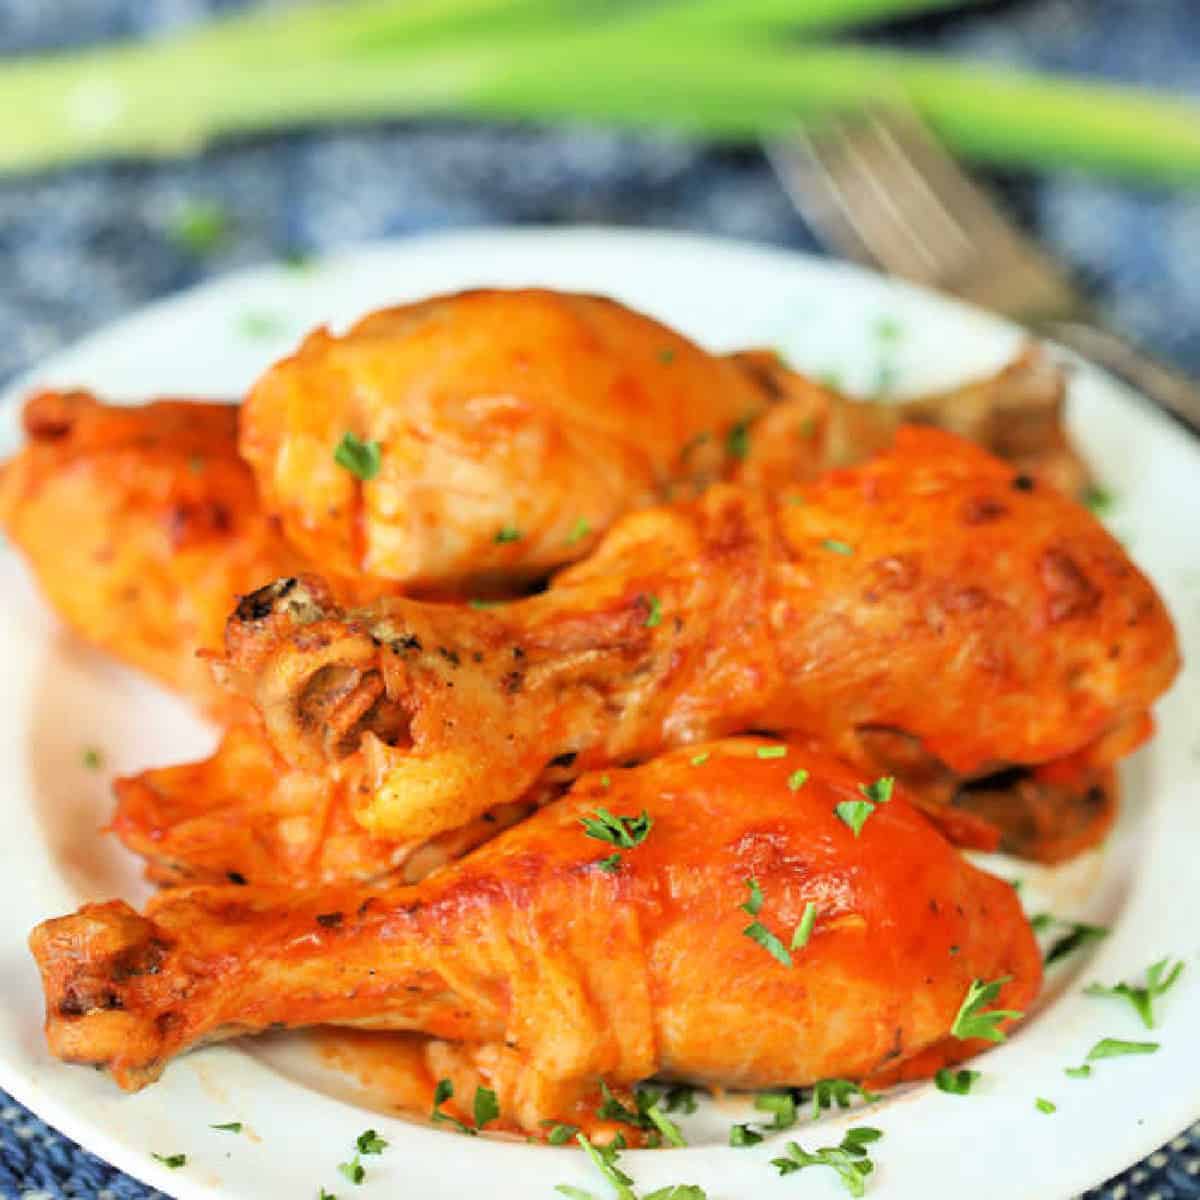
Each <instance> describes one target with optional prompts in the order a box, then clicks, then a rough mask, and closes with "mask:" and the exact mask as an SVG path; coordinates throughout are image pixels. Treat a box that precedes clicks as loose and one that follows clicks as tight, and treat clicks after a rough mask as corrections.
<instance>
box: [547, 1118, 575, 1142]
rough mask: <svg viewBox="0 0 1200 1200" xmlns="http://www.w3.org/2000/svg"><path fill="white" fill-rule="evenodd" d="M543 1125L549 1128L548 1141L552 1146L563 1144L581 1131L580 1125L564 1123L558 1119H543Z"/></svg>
mask: <svg viewBox="0 0 1200 1200" xmlns="http://www.w3.org/2000/svg"><path fill="white" fill-rule="evenodd" d="M542 1127H543V1128H544V1129H548V1130H549V1132H548V1133H547V1134H546V1141H547V1142H549V1143H550V1145H551V1146H561V1145H563V1144H564V1143H565V1142H569V1141H570V1140H571V1139H572V1138H573V1137H574V1136H575V1135H576V1134H577V1133H578V1132H579V1126H578V1125H563V1124H562V1123H561V1122H557V1121H543V1122H542Z"/></svg>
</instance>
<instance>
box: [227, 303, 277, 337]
mask: <svg viewBox="0 0 1200 1200" xmlns="http://www.w3.org/2000/svg"><path fill="white" fill-rule="evenodd" d="M237 327H238V332H239V333H240V334H241V335H242V336H243V337H247V338H253V339H255V340H257V339H260V338H271V337H278V336H279V335H280V334H281V333H283V332H284V330H286V329H287V321H286V320H285V319H284V318H283V317H282V316H280V315H279V313H273V312H264V311H261V310H251V311H250V312H244V313H242V315H241V316H240V317H239V318H238V323H237Z"/></svg>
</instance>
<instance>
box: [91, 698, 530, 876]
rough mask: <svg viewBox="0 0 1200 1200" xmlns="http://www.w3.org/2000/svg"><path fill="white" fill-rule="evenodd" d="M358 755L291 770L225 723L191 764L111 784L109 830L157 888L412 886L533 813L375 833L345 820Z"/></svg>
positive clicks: (249, 734) (256, 729) (244, 727)
mask: <svg viewBox="0 0 1200 1200" xmlns="http://www.w3.org/2000/svg"><path fill="white" fill-rule="evenodd" d="M360 776H361V760H358V759H354V758H350V759H344V760H342V761H341V762H338V763H331V764H326V765H325V766H324V767H323V768H322V769H321V770H320V771H304V770H301V769H299V768H296V767H289V766H288V765H287V764H286V763H285V762H284V761H283V760H282V759H281V758H280V757H279V755H278V754H276V753H275V751H274V749H273V748H272V747H271V744H270V742H269V741H268V740H267V738H266V735H265V734H264V733H263V730H262V727H261V725H260V724H259V723H258V722H256V721H246V722H245V723H243V724H240V725H235V726H233V727H232V728H231V729H229V730H227V731H226V732H225V734H224V736H223V737H222V739H221V743H220V745H219V746H218V747H217V749H216V751H215V752H214V753H213V754H212V755H211V756H210V757H208V758H206V759H203V760H202V761H200V762H195V763H185V764H183V765H180V766H172V767H156V768H153V769H151V770H149V771H143V772H141V773H140V774H138V775H131V776H127V777H125V778H122V779H117V780H116V781H115V783H114V784H113V790H114V791H115V793H116V796H117V808H116V814H115V816H114V817H113V821H112V825H111V826H110V829H111V831H112V832H113V833H115V834H116V835H117V837H119V838H120V839H121V841H122V843H123V844H124V845H125V847H126V848H127V849H129V850H131V851H133V853H134V854H138V855H140V856H141V857H142V858H144V859H145V860H146V863H147V871H146V873H147V875H148V876H149V877H150V878H151V879H152V880H154V881H155V882H156V883H160V884H182V883H236V884H271V885H286V886H291V887H308V886H314V885H317V884H321V883H330V882H345V881H356V882H363V881H368V880H374V879H379V878H381V877H383V876H387V875H392V874H395V875H396V876H397V878H398V880H399V881H402V882H408V883H415V882H417V881H418V880H420V879H422V878H424V877H425V876H426V875H427V874H429V872H430V871H432V870H434V869H436V868H437V867H440V866H444V865H445V864H446V863H447V862H449V861H451V860H453V859H455V858H459V857H461V856H462V854H464V853H465V852H466V851H467V850H469V849H471V848H472V847H473V846H476V845H478V844H479V843H481V842H484V841H487V840H488V839H489V838H491V837H494V836H495V835H496V834H497V833H499V832H500V830H502V829H505V828H507V827H508V826H509V825H512V824H514V823H515V822H516V821H517V820H519V819H520V818H521V817H523V816H525V815H526V814H527V813H529V812H530V811H532V809H533V807H534V803H533V801H532V800H531V799H530V800H522V801H520V802H517V803H514V804H505V805H501V806H499V808H498V809H496V810H494V811H490V812H486V813H483V814H482V815H481V816H479V817H477V818H475V819H474V820H473V821H469V822H467V824H466V825H465V826H463V827H461V828H458V829H454V830H449V831H447V832H446V833H444V834H441V835H440V836H438V837H436V838H433V839H431V840H427V841H409V842H400V841H396V840H394V839H381V838H376V837H372V836H371V834H369V833H368V832H367V831H366V830H365V829H363V827H362V826H361V825H360V824H359V823H358V822H357V821H355V820H354V818H353V815H352V805H351V802H350V797H351V796H352V795H353V794H354V792H355V791H356V789H358V788H359V787H360V786H362V780H361V778H360Z"/></svg>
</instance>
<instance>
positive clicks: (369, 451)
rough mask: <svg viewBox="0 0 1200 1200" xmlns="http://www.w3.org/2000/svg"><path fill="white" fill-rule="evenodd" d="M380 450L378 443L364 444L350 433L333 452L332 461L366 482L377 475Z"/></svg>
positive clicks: (346, 434) (380, 459)
mask: <svg viewBox="0 0 1200 1200" xmlns="http://www.w3.org/2000/svg"><path fill="white" fill-rule="evenodd" d="M382 450H383V447H382V446H381V445H380V444H379V443H378V442H364V441H363V440H362V439H361V438H358V437H355V435H354V434H352V433H345V434H343V435H342V440H341V441H340V442H338V445H337V449H336V450H334V452H333V461H334V462H335V463H337V465H338V466H339V467H343V468H345V470H347V471H349V472H350V474H351V475H354V476H357V477H358V478H359V479H361V480H363V481H364V482H366V481H368V480H371V479H374V478H375V476H376V475H378V474H379V467H380V463H381V462H382V459H383V455H382Z"/></svg>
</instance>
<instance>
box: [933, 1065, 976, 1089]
mask: <svg viewBox="0 0 1200 1200" xmlns="http://www.w3.org/2000/svg"><path fill="white" fill-rule="evenodd" d="M979 1075H980V1073H979V1072H978V1071H970V1070H968V1069H967V1068H966V1067H963V1068H961V1069H960V1070H957V1071H954V1070H951V1068H950V1067H942V1068H941V1069H940V1070H939V1071H938V1072H937V1074H936V1075H934V1077H933V1082H934V1083H935V1084H936V1085H937V1089H938V1091H939V1092H946V1093H947V1094H949V1095H951V1096H969V1095H970V1094H971V1088H973V1087H974V1086H975V1080H977V1079H978V1078H979Z"/></svg>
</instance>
